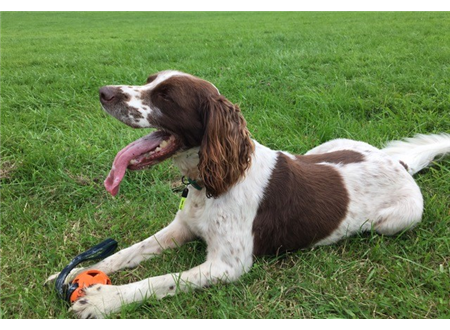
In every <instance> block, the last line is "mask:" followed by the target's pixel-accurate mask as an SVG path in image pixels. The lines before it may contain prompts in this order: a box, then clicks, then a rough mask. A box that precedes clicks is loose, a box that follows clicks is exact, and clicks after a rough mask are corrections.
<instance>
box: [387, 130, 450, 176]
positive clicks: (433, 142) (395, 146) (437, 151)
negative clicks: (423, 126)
mask: <svg viewBox="0 0 450 330" xmlns="http://www.w3.org/2000/svg"><path fill="white" fill-rule="evenodd" d="M382 151H384V152H385V153H387V154H389V155H390V156H392V157H393V158H394V159H396V160H398V161H400V162H401V163H402V164H403V165H404V166H405V167H406V169H407V171H408V172H409V173H410V174H411V175H414V174H416V173H417V172H419V171H420V170H421V169H423V168H425V167H427V166H429V165H430V163H431V162H432V161H433V160H434V159H435V158H436V157H437V156H445V155H446V154H449V153H450V134H446V133H441V134H430V135H424V134H418V135H416V136H414V137H413V138H407V139H404V140H403V141H391V142H388V143H387V144H386V146H385V147H384V148H383V149H382Z"/></svg>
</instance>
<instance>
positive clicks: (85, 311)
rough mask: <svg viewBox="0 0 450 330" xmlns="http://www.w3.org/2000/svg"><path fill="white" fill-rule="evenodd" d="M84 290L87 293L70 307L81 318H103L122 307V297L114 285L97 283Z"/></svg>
mask: <svg viewBox="0 0 450 330" xmlns="http://www.w3.org/2000/svg"><path fill="white" fill-rule="evenodd" d="M83 291H84V293H85V295H84V296H83V297H81V298H80V299H78V300H77V301H75V302H74V304H73V305H72V307H71V308H70V310H71V311H72V312H74V313H75V314H76V315H77V316H78V317H79V318H83V319H101V318H104V317H105V316H107V315H108V314H110V313H112V312H116V311H118V310H119V309H120V306H121V297H120V294H119V290H118V289H117V287H116V286H114V285H103V284H96V285H93V286H90V287H88V288H84V289H83Z"/></svg>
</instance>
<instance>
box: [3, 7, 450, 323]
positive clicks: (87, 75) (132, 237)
mask: <svg viewBox="0 0 450 330" xmlns="http://www.w3.org/2000/svg"><path fill="white" fill-rule="evenodd" d="M449 27H450V14H449V13H445V12H440V13H436V12H427V13H419V12H418V13H400V12H395V13H387V12H386V13H345V12H340V13H332V12H328V13H314V12H310V13H270V12H262V13H248V12H247V13H215V12H209V13H175V12H174V13H144V12H141V13H131V12H129V13H113V12H111V13H70V12H64V13H36V12H29V13H26V12H23V13H2V14H1V172H0V175H1V317H2V318H45V319H46V318H70V317H73V316H72V315H71V314H70V313H69V312H68V311H67V307H66V306H65V305H64V304H63V303H62V302H61V301H60V300H59V299H58V298H57V296H56V294H55V291H54V290H53V286H50V287H44V286H43V283H44V280H45V279H46V278H47V277H48V276H49V275H51V274H52V273H55V272H57V271H60V270H61V269H62V268H63V267H64V266H65V265H66V264H67V263H68V262H69V261H70V260H71V259H72V258H73V257H74V256H75V255H77V254H78V253H80V252H82V251H84V250H86V249H88V248H89V247H91V246H93V245H94V244H96V243H98V242H100V241H102V240H103V239H105V238H107V237H112V238H115V239H116V240H117V241H119V244H120V247H127V246H129V245H131V244H132V243H135V242H137V241H140V240H142V239H144V238H146V237H148V236H150V235H151V234H152V233H154V232H156V231H157V230H159V229H160V228H162V227H163V226H164V225H166V224H167V223H168V222H170V221H171V220H172V219H173V217H174V212H175V210H176V208H177V205H178V202H179V194H178V193H173V192H172V190H171V188H172V187H174V186H177V185H178V184H179V183H180V176H179V174H178V172H177V170H176V169H175V168H174V167H173V165H172V164H171V163H170V162H165V163H163V164H161V165H158V166H156V167H154V168H152V169H151V170H149V171H143V172H135V173H128V174H127V175H126V178H125V180H124V182H123V183H122V186H121V191H120V194H119V195H118V197H117V198H111V197H110V196H109V195H108V193H107V192H106V191H105V189H104V188H103V180H104V178H105V177H106V175H107V173H108V172H109V169H110V166H111V163H112V160H113V159H114V157H115V154H116V152H117V151H118V150H119V149H121V148H122V147H124V146H125V145H126V144H128V143H129V142H131V141H132V140H134V139H136V138H138V137H140V136H142V135H144V133H145V132H143V131H142V130H133V129H130V128H128V127H126V126H125V125H123V124H121V123H119V122H118V121H117V120H115V119H113V118H112V117H109V116H108V115H106V114H105V113H104V112H103V111H102V110H101V108H100V104H99V102H98V88H99V87H101V86H102V85H105V84H130V85H131V84H142V83H144V82H145V79H146V77H147V76H148V74H150V73H154V72H157V71H160V70H164V69H178V70H181V71H185V72H189V73H192V74H195V75H197V76H200V77H202V78H205V79H207V80H209V81H211V82H213V83H214V84H215V85H216V86H217V87H218V88H219V89H220V91H221V93H222V94H223V95H225V96H227V97H228V98H229V99H230V100H231V101H232V102H234V103H238V104H239V105H240V107H241V109H242V111H243V113H244V115H245V117H246V119H247V121H248V125H249V128H250V130H251V132H252V135H253V137H254V138H255V139H256V140H258V141H259V142H261V143H263V144H265V145H267V146H269V147H272V148H279V149H284V150H288V151H290V152H294V153H304V152H305V151H307V150H308V149H310V148H312V147H313V146H316V145H317V144H319V143H322V142H325V141H327V140H329V139H333V138H352V139H357V140H362V141H366V142H369V143H371V144H373V145H375V146H382V145H383V143H384V142H385V141H388V140H391V139H399V138H402V137H406V136H412V135H414V134H415V133H438V132H447V133H449V132H450V115H449V113H450V96H449V95H450V29H449ZM416 178H417V181H418V183H419V185H420V187H421V189H422V191H423V194H424V199H425V213H424V217H423V222H422V223H421V224H420V225H419V226H418V227H417V228H415V229H414V230H413V231H410V232H406V233H403V234H401V235H399V236H396V237H383V236H379V235H376V234H368V235H360V236H356V237H351V238H349V239H347V240H345V241H342V242H341V243H339V244H337V245H333V246H325V247H320V248H315V249H307V250H304V251H299V252H296V253H289V254H286V255H283V256H280V257H277V258H275V257H265V258H258V259H256V260H255V264H254V267H253V269H252V271H251V272H250V273H248V274H246V275H245V276H243V277H242V278H241V279H240V280H239V281H238V282H236V283H235V284H232V285H217V286H214V287H211V288H209V289H207V290H202V291H195V292H192V293H189V294H180V295H178V296H175V297H170V298H165V299H163V300H160V301H156V300H152V299H150V300H148V301H147V302H145V303H144V304H141V305H132V306H128V307H126V308H125V309H124V310H123V311H122V312H121V313H119V314H114V315H112V316H111V317H112V318H449V317H450V297H449V295H450V292H449V291H450V199H449V195H450V162H449V160H448V158H447V159H446V160H443V161H441V162H439V163H437V164H436V165H435V166H433V167H431V168H430V169H428V170H424V171H423V172H422V173H420V174H419V175H417V177H416ZM204 257H205V246H204V244H203V243H202V242H200V241H198V242H193V243H190V244H187V245H186V246H183V247H181V248H180V249H179V250H177V251H169V252H167V253H165V254H164V255H162V256H161V257H160V258H155V259H153V260H152V261H149V262H145V263H143V264H142V265H140V266H139V267H138V268H136V269H133V270H127V271H123V272H122V271H121V272H119V273H116V274H113V275H112V276H111V279H112V281H113V282H114V283H115V284H123V283H128V282H131V281H136V280H138V279H142V278H145V277H149V276H155V275H160V274H164V273H168V272H175V271H180V270H184V269H188V268H189V267H192V266H194V265H197V264H199V263H201V262H202V261H203V260H204Z"/></svg>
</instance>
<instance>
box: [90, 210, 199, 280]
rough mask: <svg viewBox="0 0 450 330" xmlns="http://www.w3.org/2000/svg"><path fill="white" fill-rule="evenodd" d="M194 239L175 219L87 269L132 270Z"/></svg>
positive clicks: (109, 271) (111, 271) (103, 270)
mask: <svg viewBox="0 0 450 330" xmlns="http://www.w3.org/2000/svg"><path fill="white" fill-rule="evenodd" d="M194 238H195V236H194V235H193V234H192V232H191V231H190V230H189V229H188V228H187V227H186V225H185V224H184V223H182V222H181V221H179V220H178V218H175V220H174V221H173V222H172V223H171V224H169V225H168V226H167V227H166V228H164V229H162V230H161V231H159V232H158V233H156V234H155V235H153V236H151V237H149V238H147V239H146V240H143V241H142V242H139V243H136V244H134V245H132V246H130V247H128V248H126V249H123V250H120V251H119V252H117V253H115V254H113V255H112V256H110V257H108V258H106V259H104V260H102V261H100V262H99V263H97V264H95V265H93V266H91V267H89V268H92V269H98V270H101V271H102V272H105V273H106V274H110V273H113V272H115V271H117V270H119V269H122V268H133V267H136V266H137V265H138V264H139V263H141V262H142V261H144V260H147V259H150V258H152V257H154V256H156V255H158V254H161V253H162V252H163V251H164V250H166V249H171V248H175V247H178V246H181V245H183V244H184V243H186V242H188V241H191V240H192V239H194Z"/></svg>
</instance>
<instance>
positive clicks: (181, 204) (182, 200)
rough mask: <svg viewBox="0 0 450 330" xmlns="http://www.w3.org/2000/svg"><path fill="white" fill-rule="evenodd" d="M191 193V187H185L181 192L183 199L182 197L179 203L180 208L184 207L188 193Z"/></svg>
mask: <svg viewBox="0 0 450 330" xmlns="http://www.w3.org/2000/svg"><path fill="white" fill-rule="evenodd" d="M188 193H189V189H188V188H187V187H186V188H184V189H183V192H182V193H181V199H180V205H178V210H180V211H181V210H183V209H184V203H185V202H186V198H187V195H188Z"/></svg>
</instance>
